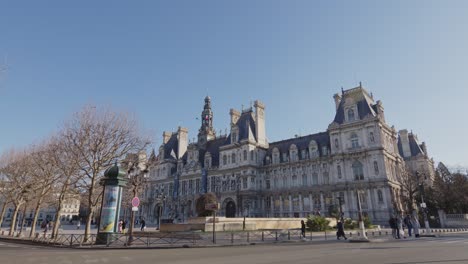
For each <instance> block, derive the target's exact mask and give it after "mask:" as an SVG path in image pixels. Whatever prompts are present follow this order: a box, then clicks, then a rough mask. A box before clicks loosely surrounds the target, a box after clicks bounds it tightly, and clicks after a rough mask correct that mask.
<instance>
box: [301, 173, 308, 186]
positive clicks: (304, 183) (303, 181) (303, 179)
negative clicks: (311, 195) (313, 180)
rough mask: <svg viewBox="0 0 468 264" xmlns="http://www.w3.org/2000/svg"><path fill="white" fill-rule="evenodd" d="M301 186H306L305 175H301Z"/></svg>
mask: <svg viewBox="0 0 468 264" xmlns="http://www.w3.org/2000/svg"><path fill="white" fill-rule="evenodd" d="M302 185H304V186H307V175H305V174H304V175H302Z"/></svg>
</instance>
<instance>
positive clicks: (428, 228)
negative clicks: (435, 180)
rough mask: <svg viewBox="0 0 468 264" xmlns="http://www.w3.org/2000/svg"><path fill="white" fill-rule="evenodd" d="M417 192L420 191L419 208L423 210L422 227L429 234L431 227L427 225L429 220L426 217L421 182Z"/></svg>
mask: <svg viewBox="0 0 468 264" xmlns="http://www.w3.org/2000/svg"><path fill="white" fill-rule="evenodd" d="M419 192H420V193H421V209H422V211H423V216H424V227H425V228H426V233H427V234H430V233H431V228H430V227H429V220H428V219H427V206H426V203H425V202H424V195H423V192H424V186H423V184H422V183H421V184H420V185H419Z"/></svg>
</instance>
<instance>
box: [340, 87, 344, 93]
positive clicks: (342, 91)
mask: <svg viewBox="0 0 468 264" xmlns="http://www.w3.org/2000/svg"><path fill="white" fill-rule="evenodd" d="M341 94H344V90H343V86H341Z"/></svg>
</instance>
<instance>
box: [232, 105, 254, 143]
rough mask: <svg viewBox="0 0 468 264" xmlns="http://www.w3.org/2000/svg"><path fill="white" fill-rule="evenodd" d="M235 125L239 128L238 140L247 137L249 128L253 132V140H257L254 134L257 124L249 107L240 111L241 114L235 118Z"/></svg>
mask: <svg viewBox="0 0 468 264" xmlns="http://www.w3.org/2000/svg"><path fill="white" fill-rule="evenodd" d="M236 125H237V127H238V128H239V141H240V140H243V139H248V138H249V130H250V131H251V133H252V134H253V137H254V138H255V140H257V138H256V136H255V131H256V129H257V126H256V123H255V117H254V116H253V111H252V109H251V108H250V109H248V110H245V111H243V112H242V115H241V116H240V118H239V120H237V123H236Z"/></svg>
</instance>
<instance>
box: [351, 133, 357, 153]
mask: <svg viewBox="0 0 468 264" xmlns="http://www.w3.org/2000/svg"><path fill="white" fill-rule="evenodd" d="M350 139H351V148H353V149H354V148H359V138H358V136H357V135H356V133H352V134H351V137H350Z"/></svg>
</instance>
